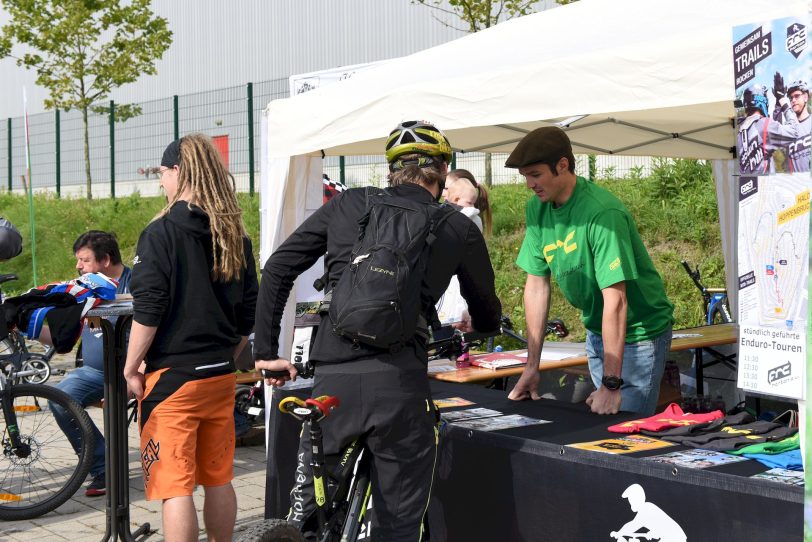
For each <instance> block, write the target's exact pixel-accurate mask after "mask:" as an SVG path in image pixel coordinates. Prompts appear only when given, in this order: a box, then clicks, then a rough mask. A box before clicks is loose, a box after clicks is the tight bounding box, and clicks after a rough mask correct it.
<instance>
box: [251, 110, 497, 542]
mask: <svg viewBox="0 0 812 542" xmlns="http://www.w3.org/2000/svg"><path fill="white" fill-rule="evenodd" d="M386 158H387V161H388V162H389V171H390V175H389V185H390V188H387V189H386V190H385V193H386V194H387V195H388V196H387V197H393V198H394V197H399V198H401V199H404V200H405V199H408V200H410V202H415V203H419V204H421V205H426V206H430V205H432V204H433V202H436V201H437V199H438V198H439V197H440V193H441V192H442V190H443V183H444V182H445V174H446V173H447V171H448V162H449V161H450V160H451V145H449V143H448V140H447V139H446V137H445V135H443V133H442V132H441V131H440V130H438V129H437V128H436V127H434V126H433V125H431V124H429V123H426V122H422V121H409V122H404V123H402V124H400V125H398V126H397V127H396V128H395V129H394V130H393V131H392V132H391V133H390V134H389V138H388V140H387V146H386ZM366 201H367V190H366V189H365V188H351V189H349V190H346V191H344V192H342V193H340V194H338V195H337V196H335V197H334V198H332V199H331V200H330V201H329V202H327V204H325V205H323V206H322V207H321V208H319V209H318V210H317V211H316V212H315V213H314V214H313V215H311V216H310V217H309V218H308V219H307V220H305V221H304V222H303V223H302V225H301V226H299V227H298V228H297V229H296V231H295V232H293V233H292V234H291V235H290V237H288V238H287V239H286V240H285V242H284V243H282V245H281V246H280V247H279V248H278V249H276V251H274V253H273V254H271V257H270V258H268V261H267V262H266V263H265V267H264V268H263V270H262V284H261V286H260V295H259V300H258V304H257V319H256V321H257V326H256V336H255V342H254V358H255V360H256V362H255V363H256V367H257V368H258V369H269V370H272V371H288V376H287V377H285V378H281V379H275V378H272V379H269V384H271V385H274V386H279V385H282V384H284V382H285V381H286V380H289V379H291V378H295V376H296V369H295V368H294V367H293V365H292V364H291V363H290V361H288V360H287V359H284V357H282V356H285V355H286V353H280V352H279V332H280V322H281V319H282V312H283V310H284V307H285V303H286V301H287V299H288V295H289V294H290V290H291V287H292V286H293V281H294V280H295V279H296V277H297V276H299V274H301V273H302V272H304V271H305V270H307V269H308V268H310V266H311V265H313V263H315V262H316V260H318V258H319V257H321V256H323V255H324V254H325V253H326V254H327V255H326V257H325V266H326V268H327V276H328V278H327V284H328V287H327V289H328V290H330V291H331V290H332V288H334V287H335V286H336V283H337V281H338V280H339V276H341V274H342V271H343V270H344V268H345V267H346V266H347V265H348V264H349V262H350V259H351V257H352V256H351V254H352V251H353V246H354V244H355V241H356V239H357V237H358V225H359V220H360V219H361V217H363V216H365V214H366V213H367V212H368V211H367V207H366ZM434 233H435V234H436V236H437V237H436V240H435V241H434V242H433V243H432V244H431V247H430V249H429V254H428V261H427V265H426V271H425V274H424V275H423V277H422V278H423V286H422V289H421V291H419V292H418V291H415V292H414V293H413V294H414V295H415V296H420V297H421V298H424V299H425V300H426V304H425V305H424V307H423V309H424V311H426V310H428V309H429V308H431V307H434V304H435V303H436V302H437V299H438V298H439V297H440V296H441V295H442V293H443V292H444V291H445V290H446V288H447V287H448V283H449V280H450V279H451V277H452V275H454V274H455V273H456V275H457V276H458V277H459V281H460V289H461V291H462V295H463V297H464V298H465V299H466V300H467V301H468V302H469V306H470V313H471V323H472V325H473V327H474V329H477V330H479V331H491V330H494V329H497V328H498V326H499V316H500V315H501V306H500V303H499V300H498V299H497V298H496V293H495V291H494V283H493V280H494V275H493V268H492V267H491V262H490V260H489V258H488V249H487V248H486V247H485V240H484V239H483V237H482V233H480V231H479V229H477V227H476V226H475V225H474V223H473V222H471V221H470V220H468V218H467V217H466V216H465V215H463V214H462V213H458V212H450V213H448V218H447V220H445V222H444V223H443V224H442V226H441V227H439V228H437V230H435V231H434ZM310 360H311V361H312V362H313V363H314V365H315V367H316V376H315V382H314V386H313V396H314V397H317V396H320V395H335V396H336V397H339V398H340V399H341V408H340V409H338V410H337V411H336V412H335V413H334V414H333V415H331V416H330V417H329V418H328V419H326V420H324V422H323V423H322V431H323V436H324V455H325V462H326V465H327V468H328V469H332V468H333V467H334V466H336V465H338V463H339V461H340V459H341V457H340V455H339V452H340V450H341V449H342V448H344V447H345V446H346V445H347V444H349V443H350V442H352V441H353V440H355V439H359V438H363V441H364V445H365V449H366V450H368V451H369V452H370V454H371V457H372V465H373V467H372V501H373V503H374V509H375V513H374V519H373V527H372V537H371V539H372V540H373V541H375V540H381V541H386V542H398V541H401V540H404V541H405V540H409V541H417V540H420V539H421V535H422V531H421V520H422V518H423V515H424V514H425V511H426V507H427V505H428V498H429V493H430V491H431V481H432V474H433V472H434V460H435V454H436V449H437V441H436V433H435V431H436V427H435V423H436V418H435V411H434V407H433V403H432V402H431V393H430V390H429V381H428V375H427V373H426V366H427V364H428V360H427V355H426V343H425V340H424V339H423V338H422V337H421V336H420V334H419V333H418V334H416V335H415V336H414V338H413V339H412V340H410V341H408V342H406V343H405V344H404V345H403V346H402V348H399V349H396V350H394V349H393V350H389V349H386V350H383V349H380V348H376V347H374V346H369V345H367V344H362V343H358V342H355V343H354V342H353V341H352V340H350V339H347V338H345V337H344V336H340V335H338V334H337V333H334V332H333V326H332V325H331V323H330V317H329V316H327V315H326V314H322V325H321V326H320V328H319V330H318V332H317V333H316V337H315V341H314V343H313V347H312V348H311V350H310ZM308 440H309V437H308V434H307V431H305V432H303V434H302V440H301V442H300V444H299V455H298V457H299V458H300V462H301V464H302V465H308V464H309V461H310V453H311V450H310V445H309V442H308ZM302 471H304V472H307V473H308V474H307V475H306V476H310V474H309V469H308V468H306V467H303V468H302ZM300 478H301V477H300ZM315 509H316V507H315V496H314V494H313V489H312V482H309V481H308V480H297V485H296V486H295V487H294V488H293V490H292V491H291V512H290V515H289V516H288V519H289V520H290V521H292V522H293V523H294V524H296V525H297V526H298V527H299V528H300V529H301V530H302V531H303V532H304V533H305V534H306V536H307V535H310V534H311V533H312V528H311V525H312V521H313V520H314V519H315ZM308 539H309V538H308Z"/></svg>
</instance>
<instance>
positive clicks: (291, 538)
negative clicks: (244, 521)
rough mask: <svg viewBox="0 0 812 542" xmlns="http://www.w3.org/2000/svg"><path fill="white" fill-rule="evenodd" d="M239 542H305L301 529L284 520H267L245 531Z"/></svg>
mask: <svg viewBox="0 0 812 542" xmlns="http://www.w3.org/2000/svg"><path fill="white" fill-rule="evenodd" d="M237 541H238V542H304V537H303V536H302V533H300V532H299V529H297V528H296V527H294V526H293V525H292V524H291V523H288V522H287V521H286V520H284V519H266V520H265V521H263V522H262V523H260V524H259V525H255V526H254V527H251V528H250V529H248V530H247V531H245V532H244V533H243V534H242V536H240V538H238V539H237Z"/></svg>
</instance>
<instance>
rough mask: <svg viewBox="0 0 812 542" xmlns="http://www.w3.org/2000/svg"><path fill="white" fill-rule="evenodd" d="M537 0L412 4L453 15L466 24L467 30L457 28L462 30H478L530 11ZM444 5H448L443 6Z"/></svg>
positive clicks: (438, 0) (428, 0)
mask: <svg viewBox="0 0 812 542" xmlns="http://www.w3.org/2000/svg"><path fill="white" fill-rule="evenodd" d="M537 2H538V0H412V3H413V4H421V5H424V6H426V7H430V8H432V9H436V10H437V11H441V12H443V13H448V14H450V15H455V16H456V17H458V18H459V19H461V20H462V21H464V22H465V23H466V24H467V25H468V29H467V30H466V29H464V28H457V30H462V31H463V32H479V31H480V30H482V29H484V28H490V27H491V26H493V25H495V24H497V23H498V22H499V21H500V20H508V19H512V18H513V17H518V16H521V15H527V14H528V13H532V12H533V4H536V3H537ZM446 5H448V6H449V7H445V6H446ZM435 18H436V17H435ZM437 20H438V21H440V22H441V23H443V24H444V25H446V26H448V27H451V28H456V27H454V26H453V25H450V24H448V23H447V22H445V21H443V20H441V19H437Z"/></svg>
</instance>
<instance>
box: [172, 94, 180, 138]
mask: <svg viewBox="0 0 812 542" xmlns="http://www.w3.org/2000/svg"><path fill="white" fill-rule="evenodd" d="M172 120H173V122H174V124H175V141H177V140H178V139H180V114H179V113H178V95H177V94H175V95H174V96H172Z"/></svg>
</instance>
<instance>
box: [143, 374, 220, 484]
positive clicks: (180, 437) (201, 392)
mask: <svg viewBox="0 0 812 542" xmlns="http://www.w3.org/2000/svg"><path fill="white" fill-rule="evenodd" d="M235 382H236V376H235V375H234V374H233V373H230V374H225V375H221V376H213V377H209V378H202V379H190V377H188V376H186V375H184V374H181V372H180V371H177V372H176V371H173V370H172V369H161V370H158V371H154V372H151V373H148V374H147V375H146V389H145V390H144V397H143V399H142V401H141V402H140V403H139V405H138V411H139V414H138V419H139V425H140V427H141V467H142V469H143V471H144V491H145V492H146V497H147V500H155V499H169V498H172V497H181V496H188V495H192V492H193V491H194V488H195V485H204V486H220V485H224V484H227V483H229V482H230V481H231V480H232V478H233V477H234V473H233V463H234V388H235V385H236V384H235Z"/></svg>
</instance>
